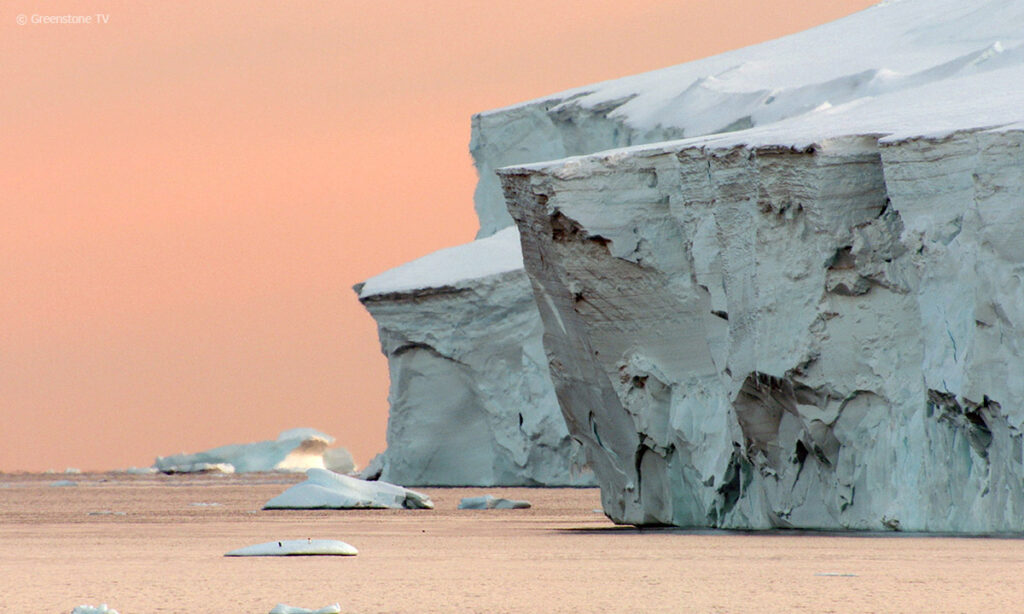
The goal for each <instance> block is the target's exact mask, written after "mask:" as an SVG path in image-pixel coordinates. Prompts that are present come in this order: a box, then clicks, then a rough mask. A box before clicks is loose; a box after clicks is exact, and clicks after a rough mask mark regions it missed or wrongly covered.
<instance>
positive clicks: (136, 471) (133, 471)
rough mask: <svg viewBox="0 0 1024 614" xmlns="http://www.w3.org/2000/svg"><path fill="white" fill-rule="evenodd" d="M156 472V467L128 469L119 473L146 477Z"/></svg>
mask: <svg viewBox="0 0 1024 614" xmlns="http://www.w3.org/2000/svg"><path fill="white" fill-rule="evenodd" d="M156 472H157V468H156V467H128V468H127V469H122V470H121V471H120V473H129V474H132V475H148V474H151V473H156Z"/></svg>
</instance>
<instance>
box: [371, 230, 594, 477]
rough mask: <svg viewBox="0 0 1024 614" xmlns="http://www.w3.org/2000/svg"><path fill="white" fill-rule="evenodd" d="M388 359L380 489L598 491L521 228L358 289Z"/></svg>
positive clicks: (429, 258)
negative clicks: (565, 402) (554, 364)
mask: <svg viewBox="0 0 1024 614" xmlns="http://www.w3.org/2000/svg"><path fill="white" fill-rule="evenodd" d="M357 292H358V293H359V300H360V301H362V303H363V305H364V306H365V307H366V309H367V310H368V311H369V312H370V314H371V315H373V317H374V319H376V321H377V325H378V328H379V332H380V340H381V347H382V350H383V352H384V354H385V355H386V356H387V357H388V367H389V370H390V375H391V392H390V395H389V401H390V405H391V409H390V413H389V416H388V430H387V441H388V449H387V451H386V452H385V453H384V455H383V459H382V471H381V473H380V479H382V480H385V481H391V482H398V483H402V484H416V485H434V486H467V485H468V486H494V485H503V486H509V485H541V484H543V485H549V486H554V485H582V484H592V483H593V482H592V480H593V476H592V474H591V473H590V472H589V471H584V470H578V469H576V468H575V465H577V464H580V465H582V464H583V461H582V455H581V454H580V448H579V445H578V444H576V443H575V442H573V441H572V440H571V439H570V437H569V433H568V431H567V430H566V428H565V423H564V421H563V420H562V417H561V415H560V412H559V410H558V403H557V401H556V399H555V394H554V388H553V386H552V384H551V379H550V376H549V375H548V372H547V358H546V357H545V355H544V348H543V347H542V345H541V332H542V328H541V323H540V316H539V315H538V313H537V307H536V306H535V305H534V302H533V295H532V294H531V292H530V282H529V280H528V279H527V277H526V273H525V271H524V270H523V262H522V255H521V251H520V244H519V235H518V232H517V231H516V229H515V227H509V228H506V229H505V230H502V231H501V232H499V233H497V234H495V235H493V236H491V237H488V238H485V239H481V240H478V241H475V242H473V243H470V244H467V245H463V246H459V247H455V248H450V249H446V250H441V251H440V252H437V253H434V254H430V255H428V256H425V257H423V258H421V259H419V260H415V261H413V262H410V263H408V264H405V265H403V266H400V267H398V268H396V269H393V270H391V271H388V272H386V273H383V274H381V275H379V276H377V277H374V278H372V279H370V280H368V281H366V282H365V283H364V284H361V285H359V286H357Z"/></svg>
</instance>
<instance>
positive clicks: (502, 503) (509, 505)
mask: <svg viewBox="0 0 1024 614" xmlns="http://www.w3.org/2000/svg"><path fill="white" fill-rule="evenodd" d="M529 507H530V502H529V501H517V500H515V499H501V498H498V497H495V496H493V495H484V496H482V497H466V498H464V499H462V500H461V501H459V509H460V510H522V509H527V508H529Z"/></svg>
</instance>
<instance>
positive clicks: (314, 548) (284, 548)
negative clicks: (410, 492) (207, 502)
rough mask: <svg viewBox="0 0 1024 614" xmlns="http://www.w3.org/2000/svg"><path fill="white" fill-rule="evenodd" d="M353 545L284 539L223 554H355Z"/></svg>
mask: <svg viewBox="0 0 1024 614" xmlns="http://www.w3.org/2000/svg"><path fill="white" fill-rule="evenodd" d="M357 554H359V551H358V550H356V549H355V546H352V545H351V544H346V543H345V542H343V541H338V540H336V539H286V540H282V541H276V542H267V543H265V544H255V545H253V546H246V547H245V548H239V549H238V550H232V551H231V552H228V553H227V554H225V555H224V556H355V555H357Z"/></svg>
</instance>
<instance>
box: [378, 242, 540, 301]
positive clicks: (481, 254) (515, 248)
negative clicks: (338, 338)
mask: <svg viewBox="0 0 1024 614" xmlns="http://www.w3.org/2000/svg"><path fill="white" fill-rule="evenodd" d="M522 269H523V254H522V248H521V247H520V245H519V230H518V229H516V227H515V226H510V227H508V228H506V229H504V230H502V231H500V232H498V233H495V234H494V235H491V236H490V237H487V238H485V239H480V240H478V241H473V242H471V243H466V244H463V245H457V246H455V247H449V248H445V249H442V250H438V251H436V252H434V253H432V254H428V255H426V256H423V257H422V258H417V259H416V260H413V261H412V262H407V263H405V264H403V265H401V266H399V267H395V268H393V269H391V270H389V271H385V272H384V273H381V274H380V275H377V276H375V277H371V278H370V279H368V280H366V282H365V283H363V285H362V287H361V288H359V290H358V292H359V298H361V299H364V298H367V297H369V296H375V295H380V294H393V293H401V292H411V291H413V290H421V289H426V288H443V287H446V286H454V285H456V284H458V283H459V282H462V281H467V280H472V279H480V278H482V277H489V276H491V275H498V274H501V273H507V272H510V271H521V270H522Z"/></svg>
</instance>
